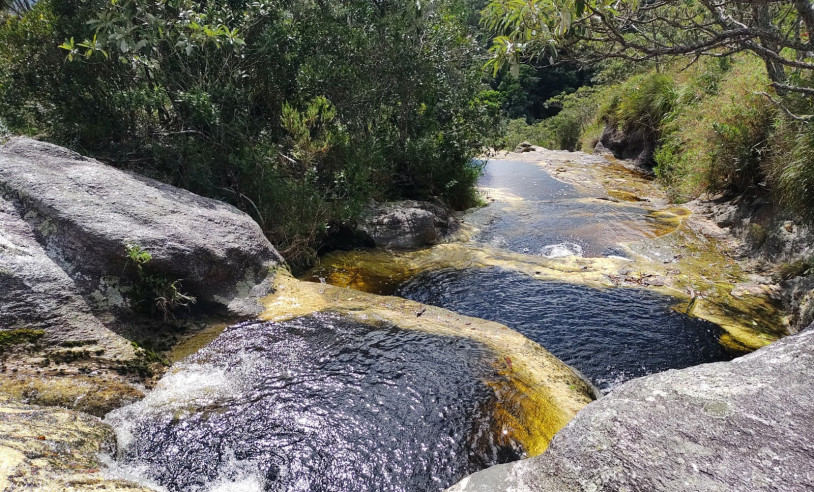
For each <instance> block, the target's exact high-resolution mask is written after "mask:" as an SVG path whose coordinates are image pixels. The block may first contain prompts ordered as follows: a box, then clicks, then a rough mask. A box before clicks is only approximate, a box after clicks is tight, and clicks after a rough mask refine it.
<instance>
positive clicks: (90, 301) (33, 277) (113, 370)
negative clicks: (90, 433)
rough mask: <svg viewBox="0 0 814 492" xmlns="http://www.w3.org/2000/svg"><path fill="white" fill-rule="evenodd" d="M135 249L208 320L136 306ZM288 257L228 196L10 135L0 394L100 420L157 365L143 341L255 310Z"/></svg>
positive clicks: (3, 218)
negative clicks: (170, 317)
mask: <svg viewBox="0 0 814 492" xmlns="http://www.w3.org/2000/svg"><path fill="white" fill-rule="evenodd" d="M128 245H132V246H138V247H139V248H142V249H143V250H144V251H147V252H148V253H149V254H150V255H152V259H151V260H150V261H149V263H147V264H146V265H145V266H144V269H145V271H146V272H147V274H148V275H150V276H151V278H158V279H163V280H162V282H174V281H176V280H178V281H180V282H179V283H178V284H177V285H179V286H180V287H179V290H180V291H182V292H184V293H187V294H190V295H192V296H195V297H196V298H197V300H198V303H197V304H196V308H197V310H198V311H197V312H196V314H197V313H200V314H201V316H200V317H195V318H193V319H191V320H190V321H176V322H174V323H173V324H172V325H170V323H168V322H167V320H166V319H162V317H161V315H160V314H158V315H144V314H141V313H135V312H133V311H132V310H131V309H130V306H131V301H132V300H134V299H129V298H128V297H130V296H132V297H136V296H134V295H133V292H134V290H137V289H134V284H135V283H137V282H138V275H137V274H136V272H135V271H134V265H133V263H132V260H129V259H128ZM281 263H282V259H281V258H280V256H279V255H278V254H277V252H276V251H275V250H274V248H273V247H272V246H271V245H270V244H269V242H268V240H267V239H266V238H265V237H264V236H263V233H262V231H261V230H260V227H259V226H258V225H257V224H256V223H254V222H253V221H252V220H251V218H250V217H248V216H247V215H246V214H243V213H242V212H240V211H238V210H237V209H235V208H233V207H231V206H229V205H226V204H223V203H220V202H218V201H215V200H209V199H206V198H202V197H199V196H197V195H194V194H192V193H189V192H186V191H184V190H180V189H177V188H173V187H171V186H168V185H165V184H162V183H159V182H157V181H153V180H150V179H147V178H143V177H139V176H136V175H133V174H130V173H126V172H123V171H120V170H117V169H114V168H112V167H110V166H107V165H105V164H102V163H100V162H98V161H95V160H92V159H87V158H84V157H82V156H80V155H78V154H76V153H73V152H71V151H69V150H67V149H63V148H61V147H57V146H55V145H51V144H47V143H43V142H38V141H35V140H31V139H27V138H13V139H11V140H10V141H9V142H8V143H6V144H5V145H3V146H1V147H0V394H4V395H7V396H10V397H13V398H15V399H16V400H18V401H22V402H25V403H30V404H45V405H56V406H64V407H68V408H71V409H77V410H82V411H85V412H88V413H91V414H94V415H104V414H105V413H106V412H108V411H110V410H112V409H114V408H117V407H119V406H121V405H124V404H127V403H131V402H133V401H135V400H137V399H139V398H141V397H142V396H143V389H144V388H143V387H142V386H141V384H142V383H145V382H148V380H149V378H150V377H151V376H152V375H154V374H156V373H159V372H160V371H161V370H163V364H162V361H161V358H160V357H159V356H158V355H157V354H156V353H154V352H152V351H150V350H147V349H145V348H143V347H140V346H139V345H137V344H136V343H135V341H138V342H145V341H147V342H148V344H150V343H152V341H151V340H152V339H151V337H154V338H155V339H156V342H157V343H155V344H153V345H154V347H155V348H156V350H160V349H161V348H159V347H164V346H166V345H168V344H169V345H171V344H172V343H173V340H175V339H176V335H179V333H180V332H182V331H183V330H184V329H186V328H189V327H191V326H193V325H194V326H197V324H206V323H207V322H208V321H207V320H208V318H207V317H208V316H215V315H217V316H221V313H223V314H225V315H226V316H227V317H228V316H233V317H238V316H242V317H244V318H245V317H246V316H252V315H255V314H257V313H259V312H260V310H261V309H262V307H261V305H260V301H259V300H260V299H261V298H262V297H263V296H264V295H267V294H268V293H269V292H270V291H271V270H272V269H274V268H276V267H277V266H278V265H280V264H281ZM140 301H141V302H142V303H143V302H153V299H140ZM199 318H200V319H199ZM162 337H163V338H162Z"/></svg>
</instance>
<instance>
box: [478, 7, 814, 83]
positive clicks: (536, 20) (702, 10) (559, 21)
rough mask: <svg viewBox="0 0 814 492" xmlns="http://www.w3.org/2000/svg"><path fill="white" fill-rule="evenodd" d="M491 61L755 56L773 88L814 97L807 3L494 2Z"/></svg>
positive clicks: (489, 17)
mask: <svg viewBox="0 0 814 492" xmlns="http://www.w3.org/2000/svg"><path fill="white" fill-rule="evenodd" d="M484 24H485V25H486V26H487V27H488V28H490V29H492V30H494V31H495V32H496V33H498V34H499V35H498V36H497V37H496V38H495V41H494V44H493V47H492V52H493V54H494V55H495V57H494V58H493V61H492V62H491V63H492V64H493V65H494V66H496V67H497V66H500V65H502V64H505V63H507V62H508V63H512V64H515V63H517V62H519V61H523V60H528V59H533V58H539V57H546V56H556V55H557V53H558V51H559V50H561V49H563V48H570V49H569V53H570V54H572V55H574V56H576V57H578V58H579V59H581V60H583V61H596V60H603V59H608V58H626V59H629V60H636V61H641V60H648V59H658V58H665V57H675V56H691V57H693V58H694V59H698V58H700V57H704V56H712V57H725V56H729V55H732V54H734V53H738V52H744V51H747V52H751V53H753V54H755V55H756V56H758V57H760V58H761V59H762V60H763V61H764V63H765V65H766V71H767V74H768V76H769V78H770V80H771V83H772V85H773V87H774V88H775V90H776V91H777V92H778V93H780V94H783V93H788V92H794V93H800V94H804V95H814V87H812V85H814V83H812V70H814V39H812V37H811V33H812V32H814V8H812V5H811V3H810V2H809V1H808V0H734V1H733V0H680V1H677V0H494V1H492V2H490V3H489V5H488V6H487V7H486V9H485V10H484Z"/></svg>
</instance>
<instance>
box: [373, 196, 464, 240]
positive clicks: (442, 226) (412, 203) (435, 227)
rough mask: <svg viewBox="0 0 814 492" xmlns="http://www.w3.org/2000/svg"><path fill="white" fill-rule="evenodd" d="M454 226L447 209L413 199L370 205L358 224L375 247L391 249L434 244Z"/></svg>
mask: <svg viewBox="0 0 814 492" xmlns="http://www.w3.org/2000/svg"><path fill="white" fill-rule="evenodd" d="M458 227H459V222H458V219H456V218H455V216H454V215H453V214H452V212H451V211H450V210H448V209H446V208H445V207H442V206H440V205H436V204H434V203H430V202H422V201H416V200H403V201H399V202H387V203H372V204H370V205H368V206H367V208H366V209H365V210H364V211H363V212H362V214H361V216H360V219H359V225H358V229H359V230H360V231H361V232H362V233H364V234H365V235H367V236H368V237H369V238H370V239H371V240H372V242H373V243H374V244H375V245H376V246H377V247H380V248H394V249H409V248H420V247H422V246H427V245H430V244H436V243H438V242H439V241H440V240H441V239H442V238H443V237H444V236H446V235H448V234H451V233H452V232H454V231H456V230H457V229H458Z"/></svg>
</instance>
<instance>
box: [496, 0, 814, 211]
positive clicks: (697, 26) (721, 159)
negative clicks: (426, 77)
mask: <svg viewBox="0 0 814 492" xmlns="http://www.w3.org/2000/svg"><path fill="white" fill-rule="evenodd" d="M484 23H485V25H486V26H488V27H489V28H490V29H492V31H493V32H494V33H495V38H494V42H493V47H492V51H493V53H494V57H493V58H492V60H491V62H490V63H491V66H492V67H493V68H494V69H495V72H501V71H502V72H511V71H515V72H517V68H516V67H517V66H519V65H518V64H520V63H531V64H540V63H550V62H549V61H548V59H549V58H551V59H553V58H555V57H558V58H559V59H561V60H571V63H574V61H578V62H581V63H584V64H590V65H591V66H593V67H594V69H595V70H596V73H595V75H594V77H593V78H592V80H591V81H590V82H589V83H587V84H585V85H584V86H582V87H580V88H579V89H577V90H575V91H570V92H568V93H565V94H561V95H559V96H557V97H555V98H553V99H551V100H549V102H548V105H550V106H553V107H556V108H558V109H559V110H560V111H559V113H558V114H556V115H554V116H552V117H549V118H545V119H541V120H538V121H532V122H531V124H526V123H527V121H523V120H513V121H511V122H510V124H509V126H508V132H507V134H506V136H505V137H504V139H503V141H502V145H503V147H504V148H512V147H513V146H515V145H517V144H518V143H519V142H520V141H523V140H528V141H530V142H532V143H534V144H537V145H542V146H546V147H550V148H559V149H568V150H578V149H581V150H585V151H589V152H590V151H593V149H594V147H595V145H596V144H597V143H598V142H600V140H602V141H603V142H605V143H608V142H611V141H613V140H614V139H619V138H621V139H623V140H625V141H627V142H628V143H630V144H634V145H635V146H638V147H640V148H643V149H644V153H643V154H642V155H643V156H645V158H644V159H643V160H642V161H641V162H640V163H641V164H644V165H648V166H650V167H652V168H653V169H654V171H655V172H656V174H657V175H658V177H659V178H660V179H661V180H662V181H663V182H664V184H665V185H667V186H668V188H669V191H670V194H671V196H672V197H673V199H674V200H675V201H677V202H682V201H686V200H690V199H692V198H695V197H697V196H699V195H701V194H702V193H714V194H717V193H722V192H723V193H727V192H729V193H736V194H740V193H744V192H747V191H750V190H752V191H754V190H756V189H760V190H762V191H765V192H769V193H770V194H771V196H772V197H774V199H775V201H776V202H777V203H779V204H781V205H783V206H784V207H786V208H787V209H789V210H791V211H793V212H795V213H797V214H800V215H801V216H803V217H805V218H807V219H809V220H810V219H812V218H814V147H813V146H814V115H812V113H814V105H813V104H812V98H813V97H814V44H813V41H812V37H811V35H810V33H811V32H812V31H813V30H814V8H812V6H811V4H810V3H809V2H797V1H778V2H758V1H756V0H742V1H733V2H704V1H688V2H668V1H655V2H638V1H624V2H610V1H607V0H585V1H573V0H558V1H543V0H532V1H528V2H519V1H515V0H495V1H492V2H490V4H489V6H488V7H487V9H486V10H485V11H484ZM613 150H614V151H615V152H616V153H619V152H618V150H619V149H616V148H614V149H613Z"/></svg>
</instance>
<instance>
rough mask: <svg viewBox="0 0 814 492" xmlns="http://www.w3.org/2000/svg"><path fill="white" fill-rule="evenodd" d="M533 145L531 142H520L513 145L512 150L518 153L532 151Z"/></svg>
mask: <svg viewBox="0 0 814 492" xmlns="http://www.w3.org/2000/svg"><path fill="white" fill-rule="evenodd" d="M534 150H535V149H534V145H532V144H531V142H521V143H520V144H519V145H518V146H517V147H515V149H514V151H515V152H517V153H518V154H520V153H523V152H534Z"/></svg>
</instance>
